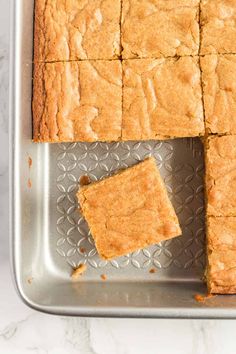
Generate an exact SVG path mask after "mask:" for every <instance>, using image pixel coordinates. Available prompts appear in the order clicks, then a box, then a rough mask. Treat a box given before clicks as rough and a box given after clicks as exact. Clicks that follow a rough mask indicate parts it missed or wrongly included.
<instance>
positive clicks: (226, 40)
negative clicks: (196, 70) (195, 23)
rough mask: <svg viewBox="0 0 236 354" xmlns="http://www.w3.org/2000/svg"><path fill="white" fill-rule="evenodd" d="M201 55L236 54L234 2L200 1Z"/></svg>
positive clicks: (231, 0)
mask: <svg viewBox="0 0 236 354" xmlns="http://www.w3.org/2000/svg"><path fill="white" fill-rule="evenodd" d="M201 27H202V30H201V32H202V43H201V54H213V53H236V1H235V0H202V2H201Z"/></svg>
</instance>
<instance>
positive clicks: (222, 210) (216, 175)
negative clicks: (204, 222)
mask: <svg viewBox="0 0 236 354" xmlns="http://www.w3.org/2000/svg"><path fill="white" fill-rule="evenodd" d="M235 190H236V136H235V135H234V136H221V137H210V138H208V140H207V147H206V196H207V215H208V216H236V197H235Z"/></svg>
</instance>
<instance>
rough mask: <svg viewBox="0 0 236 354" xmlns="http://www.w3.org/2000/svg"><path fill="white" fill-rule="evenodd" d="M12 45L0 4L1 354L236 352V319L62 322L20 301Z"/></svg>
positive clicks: (0, 1) (2, 1)
mask: <svg viewBox="0 0 236 354" xmlns="http://www.w3.org/2000/svg"><path fill="white" fill-rule="evenodd" d="M29 1H32V0H29ZM8 45H9V0H0V151H1V154H0V245H1V246H0V354H26V353H37V354H46V353H47V354H75V353H76V354H87V353H91V354H113V353H114V354H143V353H145V354H159V353H160V354H165V353H166V354H167V353H168V354H170V353H175V354H235V353H236V341H235V333H236V321H197V320H127V319H125V320H119V319H81V318H62V317H53V316H49V315H44V314H41V313H37V312H35V311H33V310H31V309H29V308H27V307H26V306H25V305H24V304H23V303H22V302H21V301H20V300H19V298H18V296H17V295H16V293H15V290H14V288H13V285H12V282H11V278H10V270H9V256H8V251H9V250H8V208H7V205H8V154H7V149H8V147H7V146H8V96H7V95H8Z"/></svg>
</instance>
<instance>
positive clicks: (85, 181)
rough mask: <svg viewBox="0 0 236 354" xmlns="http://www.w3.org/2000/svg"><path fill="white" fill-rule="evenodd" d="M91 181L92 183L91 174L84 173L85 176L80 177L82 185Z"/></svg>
mask: <svg viewBox="0 0 236 354" xmlns="http://www.w3.org/2000/svg"><path fill="white" fill-rule="evenodd" d="M90 183H91V180H90V178H89V176H86V175H84V176H81V177H80V179H79V184H80V186H81V187H82V186H87V185H88V184H90Z"/></svg>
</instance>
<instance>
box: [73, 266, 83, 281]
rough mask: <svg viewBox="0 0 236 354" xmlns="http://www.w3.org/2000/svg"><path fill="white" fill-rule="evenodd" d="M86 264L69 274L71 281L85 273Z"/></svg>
mask: <svg viewBox="0 0 236 354" xmlns="http://www.w3.org/2000/svg"><path fill="white" fill-rule="evenodd" d="M86 269H87V266H86V264H80V265H79V266H78V267H77V268H75V269H74V270H73V272H72V274H71V278H72V279H73V280H77V279H79V277H80V276H81V275H82V274H83V273H84V272H85V271H86Z"/></svg>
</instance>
